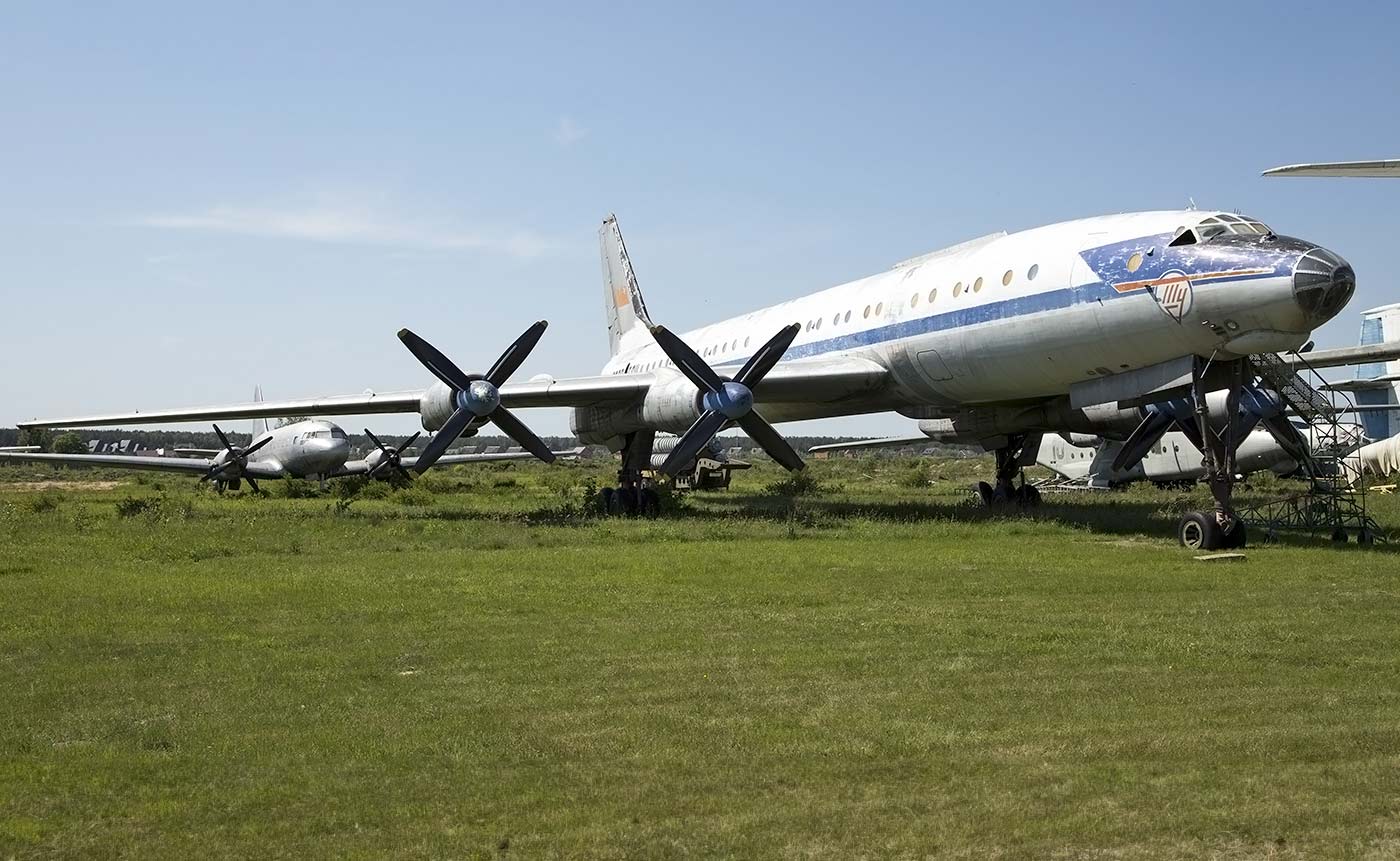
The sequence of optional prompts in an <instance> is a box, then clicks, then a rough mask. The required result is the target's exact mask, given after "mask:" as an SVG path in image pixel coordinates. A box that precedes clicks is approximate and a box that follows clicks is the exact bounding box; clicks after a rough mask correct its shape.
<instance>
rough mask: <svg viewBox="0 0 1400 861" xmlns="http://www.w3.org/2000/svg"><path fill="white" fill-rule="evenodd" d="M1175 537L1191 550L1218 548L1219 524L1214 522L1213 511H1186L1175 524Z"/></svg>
mask: <svg viewBox="0 0 1400 861" xmlns="http://www.w3.org/2000/svg"><path fill="white" fill-rule="evenodd" d="M1176 538H1177V540H1178V541H1180V542H1181V546H1182V547H1186V548H1189V549H1191V550H1219V549H1220V547H1221V538H1222V536H1221V534H1220V524H1218V523H1216V522H1215V514H1214V512H1205V511H1188V512H1186V513H1185V514H1183V515H1182V516H1181V520H1180V521H1179V522H1178V523H1177V524H1176Z"/></svg>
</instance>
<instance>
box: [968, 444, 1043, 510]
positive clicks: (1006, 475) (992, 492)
mask: <svg viewBox="0 0 1400 861" xmlns="http://www.w3.org/2000/svg"><path fill="white" fill-rule="evenodd" d="M1039 448H1040V435H1039V434H1012V435H1011V436H1009V437H1007V442H1006V445H1004V446H1002V447H1000V448H998V449H997V450H996V458H997V475H996V486H992V485H990V484H988V483H987V482H985V481H979V482H977V493H978V495H979V496H981V497H982V504H983V505H985V506H987V507H988V508H1003V507H1007V506H1012V505H1014V506H1017V507H1020V508H1033V507H1035V506H1037V505H1039V504H1040V491H1039V490H1036V488H1035V485H1033V484H1027V483H1026V473H1025V470H1024V469H1023V466H1024V465H1025V460H1026V458H1027V457H1030V458H1031V459H1032V462H1034V458H1035V453H1036V451H1037V449H1039ZM1017 476H1019V477H1020V479H1021V483H1020V484H1019V485H1018V484H1017V483H1016V478H1017Z"/></svg>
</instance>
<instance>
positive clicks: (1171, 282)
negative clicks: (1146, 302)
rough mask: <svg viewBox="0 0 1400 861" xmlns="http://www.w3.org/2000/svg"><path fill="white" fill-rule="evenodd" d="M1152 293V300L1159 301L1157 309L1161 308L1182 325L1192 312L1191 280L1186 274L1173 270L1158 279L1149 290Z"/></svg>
mask: <svg viewBox="0 0 1400 861" xmlns="http://www.w3.org/2000/svg"><path fill="white" fill-rule="evenodd" d="M1149 289H1150V290H1151V291H1152V298H1153V299H1156V300H1157V307H1159V308H1161V309H1162V310H1163V311H1165V312H1166V313H1167V316H1168V317H1171V318H1172V319H1173V320H1175V321H1176V322H1178V323H1180V322H1181V320H1182V318H1183V317H1185V316H1186V315H1187V314H1188V313H1190V311H1191V299H1192V290H1191V279H1190V278H1188V277H1187V276H1186V273H1185V272H1182V271H1180V270H1173V271H1171V272H1167V273H1165V274H1164V275H1163V276H1162V277H1161V278H1159V279H1157V283H1155V284H1152V285H1151V286H1150V288H1149Z"/></svg>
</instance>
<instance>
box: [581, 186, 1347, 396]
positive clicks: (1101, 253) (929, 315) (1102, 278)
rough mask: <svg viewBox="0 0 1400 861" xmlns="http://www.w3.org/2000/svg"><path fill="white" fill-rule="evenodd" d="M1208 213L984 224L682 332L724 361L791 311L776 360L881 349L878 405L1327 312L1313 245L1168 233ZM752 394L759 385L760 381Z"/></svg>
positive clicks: (718, 362) (1148, 358) (1303, 324)
mask: <svg viewBox="0 0 1400 861" xmlns="http://www.w3.org/2000/svg"><path fill="white" fill-rule="evenodd" d="M1215 214H1216V213H1211V212H1198V211H1166V212H1143V213H1130V214H1124V215H1112V216H1103V217H1099V218H1090V219H1084V220H1080V221H1071V222H1065V223H1061V224H1055V225H1050V226H1048V227H1041V228H1036V229H1033V230H1027V231H1024V232H1021V233H1015V234H1010V235H1005V236H995V237H989V238H987V239H985V240H981V241H975V242H972V243H967V244H966V245H965V246H959V247H954V248H953V249H950V250H948V251H947V252H942V253H935V254H933V255H930V256H929V258H928V259H925V260H922V261H916V262H914V263H912V264H910V265H906V266H900V267H897V268H895V269H892V270H890V271H888V272H882V273H879V274H877V275H872V276H870V277H868V278H863V279H860V280H858V281H854V282H851V283H848V284H843V285H841V286H838V287H833V288H830V289H828V290H824V291H821V292H819V293H814V294H812V295H810V296H806V297H803V298H801V299H796V300H793V301H791V302H786V303H783V304H780V305H775V306H772V307H769V308H764V309H762V310H759V311H755V312H753V313H750V314H746V315H743V316H740V317H735V318H732V319H729V320H725V321H723V322H720V323H716V324H714V325H711V326H705V327H702V328H699V329H695V330H692V331H690V332H686V333H684V335H682V337H683V338H684V339H685V341H686V342H687V343H689V344H690V345H691V346H692V347H694V348H695V350H696V351H697V352H699V353H701V355H702V356H703V357H704V358H705V359H706V360H707V361H708V362H710V364H711V365H712V366H715V367H716V368H718V369H719V370H720V372H721V373H724V372H725V371H729V372H730V373H732V372H733V370H734V369H735V368H737V366H738V365H740V364H741V363H742V362H743V361H744V360H745V359H747V358H748V356H749V355H750V353H751V352H752V350H754V349H756V348H757V347H758V346H759V345H760V344H762V343H763V342H764V341H766V340H767V339H768V338H770V337H771V336H772V335H773V334H774V333H775V332H777V331H778V330H779V329H780V328H782V327H783V326H786V325H788V324H791V323H793V322H797V323H800V324H802V326H803V329H802V332H801V333H800V334H799V335H798V337H797V339H796V340H795V341H794V342H793V345H792V347H791V348H790V349H789V350H788V352H787V353H786V355H785V357H784V362H785V363H786V362H794V361H800V360H802V359H805V358H812V359H820V358H826V357H835V356H858V357H861V358H865V359H870V360H873V361H875V362H878V363H879V364H881V365H882V366H884V367H886V368H888V369H889V370H890V372H891V376H892V381H893V385H892V386H891V388H890V389H889V390H888V391H886V392H884V393H882V394H881V402H882V403H884V404H887V406H886V407H885V408H887V409H893V408H897V407H900V406H903V405H912V404H941V405H971V404H980V403H995V402H1015V401H1031V400H1036V399H1041V398H1046V397H1052V396H1055V395H1061V394H1064V393H1065V392H1066V391H1068V389H1069V386H1070V385H1072V384H1073V383H1076V382H1079V381H1081V380H1087V379H1092V378H1094V377H1095V376H1101V375H1105V374H1113V373H1119V372H1122V371H1126V370H1130V369H1134V368H1140V367H1144V366H1148V365H1153V364H1156V363H1159V362H1164V361H1168V360H1171V359H1174V358H1178V357H1180V356H1183V355H1191V354H1196V355H1204V356H1209V355H1211V354H1213V353H1216V352H1217V351H1220V350H1222V349H1224V347H1225V345H1226V344H1227V343H1228V342H1230V341H1232V340H1234V339H1237V338H1239V337H1240V336H1242V335H1245V334H1255V335H1257V336H1258V337H1259V338H1260V342H1263V343H1267V344H1272V345H1273V348H1274V349H1280V350H1282V349H1288V348H1291V347H1296V346H1298V345H1301V344H1302V343H1303V342H1304V341H1306V339H1307V337H1308V334H1309V333H1310V331H1311V330H1312V328H1313V327H1315V326H1317V325H1320V323H1321V322H1325V321H1323V320H1314V319H1309V317H1308V315H1306V314H1305V313H1303V311H1302V309H1301V308H1300V307H1299V306H1298V304H1297V303H1296V302H1295V300H1294V296H1293V283H1292V271H1293V267H1294V266H1295V265H1296V263H1297V260H1298V259H1299V258H1300V257H1301V256H1302V250H1300V249H1305V248H1307V247H1312V246H1311V245H1310V244H1308V243H1302V242H1300V241H1297V240H1286V241H1285V242H1283V243H1277V242H1274V243H1266V242H1264V241H1263V238H1262V237H1260V241H1259V242H1256V243H1252V244H1247V243H1239V242H1232V243H1220V244H1216V245H1212V244H1211V243H1203V244H1197V245H1187V246H1182V247H1172V246H1170V245H1168V243H1169V242H1170V241H1171V239H1172V237H1173V236H1175V235H1176V233H1177V231H1178V228H1182V227H1187V228H1189V227H1192V226H1194V225H1196V224H1198V223H1199V222H1201V221H1202V220H1203V219H1205V218H1207V217H1210V216H1212V215H1215ZM1134 255H1140V256H1139V257H1138V258H1137V259H1136V260H1134ZM1134 266H1135V267H1136V268H1134ZM1178 273H1179V274H1181V275H1184V276H1185V277H1186V279H1187V285H1186V286H1187V288H1188V289H1189V294H1190V295H1189V307H1182V305H1181V304H1177V305H1176V306H1174V307H1173V308H1171V309H1167V308H1164V307H1163V304H1162V301H1159V299H1158V295H1164V294H1165V293H1167V292H1169V291H1165V290H1162V291H1158V290H1148V289H1147V287H1148V286H1150V282H1154V281H1157V280H1162V281H1169V280H1175V279H1176V275H1177V274H1178ZM1032 274H1034V277H1031V276H1032ZM1197 276H1200V281H1199V283H1197V282H1196V281H1195V280H1194V279H1195V278H1196V277H1197ZM979 279H980V281H981V284H980V287H979V286H978V280H979ZM1116 285H1128V289H1117V287H1116ZM1173 311H1181V313H1180V314H1174V313H1173ZM848 315H849V318H848ZM1207 324H1209V325H1207ZM1227 326H1230V327H1232V328H1227ZM623 346H624V349H623V351H622V352H620V353H619V354H618V355H617V356H615V357H613V359H612V360H610V361H609V363H608V364H607V366H606V367H605V368H604V370H603V372H604V373H605V374H606V373H628V372H637V371H648V370H650V371H653V372H654V373H656V374H658V375H663V376H664V375H669V374H674V373H676V372H675V371H674V370H672V369H670V368H669V367H667V365H666V363H665V356H664V355H663V354H662V353H661V351H660V349H659V348H658V347H657V346H656V345H655V344H654V343H652V342H651V341H650V338H644V339H643V338H639V339H637V340H636V341H635V342H634V345H628V344H626V343H625V342H624V345H623ZM1256 349H1257V344H1256ZM1226 352H1228V350H1227V351H1226ZM756 394H757V396H758V400H759V401H762V400H763V399H762V390H761V387H760V390H759V391H758V392H757V393H756ZM870 406H871V405H870V404H865V405H864V408H865V409H869V407H870ZM841 412H843V410H842V409H841V408H840V407H839V406H838V405H821V404H797V405H785V404H771V405H765V406H764V414H765V415H766V416H768V417H769V418H770V419H773V420H778V421H781V420H785V419H789V418H799V417H802V418H805V417H814V416H817V415H836V414H840V413H841Z"/></svg>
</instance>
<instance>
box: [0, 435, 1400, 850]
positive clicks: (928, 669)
mask: <svg viewBox="0 0 1400 861" xmlns="http://www.w3.org/2000/svg"><path fill="white" fill-rule="evenodd" d="M986 467H987V464H986V463H985V461H980V460H979V461H971V462H953V461H948V462H933V463H929V464H925V465H924V467H923V468H922V469H923V472H922V473H921V474H920V475H918V476H916V477H913V478H911V477H910V476H909V475H908V471H909V470H910V467H909V466H908V465H905V464H902V463H899V462H885V461H875V460H861V461H854V462H831V463H817V464H814V465H813V471H814V475H815V476H816V478H817V488H816V490H815V492H812V493H809V494H807V495H804V496H801V497H798V498H796V499H792V498H786V497H781V496H776V495H773V494H772V493H771V492H770V491H769V490H768V488H769V487H770V485H772V484H773V483H774V482H775V480H776V479H777V478H778V476H777V475H776V474H775V471H774V470H773V469H772V468H771V467H770V468H767V469H764V468H758V469H755V470H752V471H750V472H749V473H747V474H742V475H741V476H740V477H739V479H738V480H737V481H736V486H735V488H733V489H732V490H731V491H730V492H729V493H726V494H694V495H691V496H689V497H686V499H685V501H684V503H683V506H682V508H681V510H680V512H679V513H677V514H676V515H675V516H668V517H663V518H662V519H659V520H656V521H607V520H598V519H595V518H591V517H588V516H585V515H584V514H583V513H582V512H581V505H580V500H581V499H582V498H583V495H584V493H585V490H586V487H587V483H588V481H589V480H594V481H602V480H605V478H606V473H607V471H608V470H607V468H606V467H605V466H587V465H583V466H562V467H556V468H548V469H547V468H543V467H535V466H520V465H516V466H510V467H495V468H482V467H478V468H474V469H457V470H452V471H445V472H444V473H442V474H441V475H438V476H434V477H432V478H431V479H430V480H428V481H420V482H419V483H418V486H417V487H415V488H413V489H411V490H408V491H398V492H394V493H390V494H387V495H385V496H384V498H379V499H369V498H364V497H363V496H360V497H356V498H354V499H352V500H351V501H349V502H348V503H338V502H337V496H336V495H335V494H334V493H332V494H328V495H324V496H322V495H315V496H312V497H310V498H295V499H289V498H285V497H283V496H281V495H280V494H278V493H276V492H274V493H273V494H271V495H269V496H267V497H256V496H253V495H251V494H230V495H228V496H226V497H225V498H222V499H218V498H215V497H214V496H213V495H212V494H206V493H198V492H196V491H195V490H194V489H192V488H191V487H190V484H189V482H187V481H180V480H178V479H174V478H170V477H165V476H162V477H160V478H158V479H152V478H147V479H146V480H145V482H144V483H143V484H136V483H134V482H132V483H127V484H124V485H122V486H119V487H116V488H112V489H108V490H93V489H83V488H82V487H81V486H73V485H69V487H68V488H66V489H65V488H64V487H62V486H60V487H59V488H58V489H55V490H50V491H45V492H42V493H40V492H34V491H29V490H24V491H21V490H20V489H19V485H17V484H16V482H18V481H23V480H29V479H34V478H48V479H53V478H55V477H57V478H59V479H71V478H77V479H84V480H88V479H92V478H94V477H98V478H105V477H107V476H105V475H99V476H91V475H88V474H78V473H71V474H70V473H55V472H53V471H52V470H50V469H49V468H47V467H45V468H42V469H29V470H18V469H7V470H0V607H3V608H4V615H3V617H0V618H3V622H0V857H10V856H14V857H19V858H27V857H49V856H74V855H82V856H88V855H100V856H132V857H141V858H151V857H176V858H183V857H191V856H200V857H208V858H215V857H308V856H311V857H362V858H379V857H443V856H450V857H462V856H466V857H510V856H516V857H529V858H533V857H540V856H547V857H548V856H553V857H574V856H599V857H635V856H646V857H655V856H662V857H668V856H707V857H709V856H737V857H772V856H779V857H799V858H800V857H838V858H850V857H872V858H873V857H925V856H954V857H957V856H965V857H979V858H980V857H988V856H1002V857H1015V858H1043V857H1047V856H1070V857H1079V856H1096V857H1098V856H1103V857H1130V858H1131V857H1153V858H1156V857H1191V858H1195V857H1203V856H1216V857H1228V858H1253V857H1308V858H1312V857H1374V858H1392V857H1396V856H1397V855H1400V801H1397V798H1400V578H1398V577H1397V575H1400V557H1397V555H1396V554H1395V552H1394V551H1393V549H1391V548H1378V549H1375V550H1363V549H1360V548H1357V547H1355V546H1354V545H1349V546H1347V547H1344V548H1343V547H1334V546H1331V545H1330V544H1328V543H1327V542H1325V541H1304V540H1293V541H1290V542H1288V543H1286V544H1283V545H1271V546H1267V547H1259V548H1251V549H1250V550H1249V551H1248V556H1249V559H1248V561H1247V562H1245V563H1241V564H1226V565H1210V564H1202V563H1199V562H1196V561H1194V560H1193V559H1192V558H1191V555H1190V554H1189V553H1187V552H1186V551H1183V550H1181V549H1180V548H1178V547H1176V546H1175V545H1174V543H1173V542H1172V540H1171V530H1172V526H1173V523H1174V517H1175V515H1176V514H1177V513H1179V512H1180V511H1181V510H1183V509H1184V508H1185V507H1187V505H1188V504H1189V503H1191V502H1192V500H1193V499H1194V500H1197V501H1198V500H1199V497H1197V496H1192V495H1182V494H1169V493H1161V492H1158V491H1154V490H1150V489H1135V490H1133V491H1130V492H1128V493H1121V494H1117V493H1116V494H1105V495H1095V496H1092V497H1089V498H1087V499H1086V498H1084V497H1056V498H1053V499H1050V500H1049V501H1048V502H1047V504H1046V506H1045V507H1044V508H1043V509H1042V510H1041V511H1040V512H1039V513H1038V514H1037V515H1035V516H1034V517H1031V518H995V517H989V516H987V515H986V514H984V513H983V512H980V511H978V510H976V509H975V508H973V507H971V506H970V505H969V504H967V502H966V494H965V487H966V484H967V483H968V481H969V480H970V479H971V478H973V477H975V476H978V475H981V474H983V473H984V472H985V470H986ZM1262 484H1263V485H1264V486H1263V487H1260V488H1259V489H1258V490H1259V492H1260V493H1265V492H1279V491H1280V490H1281V489H1282V488H1281V487H1279V486H1276V485H1275V483H1273V482H1263V483H1262ZM157 485H159V487H157ZM268 485H270V486H273V487H275V484H274V483H272V482H269V483H268ZM498 485H501V486H498ZM375 493H382V491H375ZM39 499H43V500H46V501H43V502H37V501H36V500H39ZM1372 501H1373V503H1374V507H1375V509H1376V513H1377V516H1378V519H1380V520H1381V522H1382V525H1383V526H1386V527H1390V528H1395V527H1400V505H1397V504H1395V503H1394V502H1392V501H1391V500H1390V499H1388V498H1382V497H1375V498H1373V500H1372ZM119 508H120V509H121V511H123V512H124V513H125V514H124V515H123V514H119Z"/></svg>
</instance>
